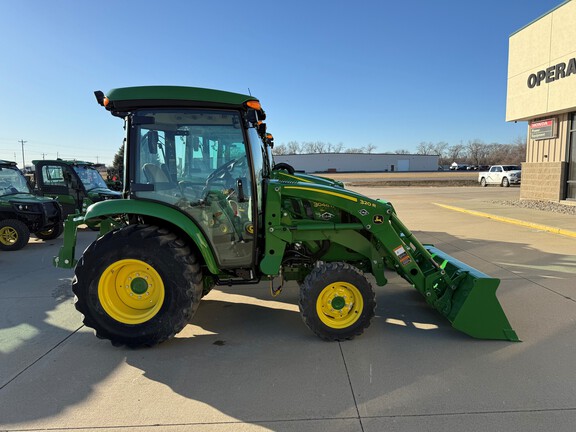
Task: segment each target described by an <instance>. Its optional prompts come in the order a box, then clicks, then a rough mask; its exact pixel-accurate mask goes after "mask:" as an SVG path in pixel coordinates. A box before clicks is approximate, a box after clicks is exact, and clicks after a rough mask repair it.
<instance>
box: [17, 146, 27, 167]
mask: <svg viewBox="0 0 576 432" xmlns="http://www.w3.org/2000/svg"><path fill="white" fill-rule="evenodd" d="M18 142H19V143H20V144H22V172H26V163H25V162H24V143H26V142H28V141H24V140H20V141H18Z"/></svg>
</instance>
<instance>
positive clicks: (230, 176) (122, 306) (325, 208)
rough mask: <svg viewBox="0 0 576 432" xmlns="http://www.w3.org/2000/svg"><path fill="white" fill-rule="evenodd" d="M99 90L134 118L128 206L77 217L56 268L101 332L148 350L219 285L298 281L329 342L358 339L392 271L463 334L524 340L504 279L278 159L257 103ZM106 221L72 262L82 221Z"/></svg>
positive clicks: (159, 89)
mask: <svg viewBox="0 0 576 432" xmlns="http://www.w3.org/2000/svg"><path fill="white" fill-rule="evenodd" d="M95 94H96V98H97V100H98V102H99V103H100V105H102V106H103V107H105V109H106V110H107V111H109V112H110V113H111V114H112V115H113V116H116V117H119V118H121V119H123V120H124V124H125V130H126V141H125V142H126V147H125V148H126V151H125V167H124V179H123V183H124V185H125V190H124V197H125V199H122V200H107V201H101V202H98V203H95V204H93V205H91V206H90V207H89V208H88V209H87V211H86V213H85V214H84V215H83V216H81V217H78V216H70V217H69V218H68V220H67V222H66V224H65V234H64V244H63V246H62V248H61V250H60V252H59V255H58V256H57V257H55V259H54V263H55V265H56V266H59V267H63V268H72V267H74V266H75V278H74V282H73V285H72V287H73V291H74V294H75V295H76V297H77V302H76V308H77V309H78V311H80V312H81V313H82V314H83V315H84V323H85V324H86V325H87V326H88V327H91V328H93V329H94V330H95V331H96V335H97V336H98V337H100V338H105V339H109V340H110V341H111V342H112V343H113V344H114V345H125V346H129V347H140V346H152V345H155V344H158V343H160V342H163V341H165V340H167V339H170V338H172V337H173V336H174V335H175V334H177V333H178V332H179V331H181V330H182V329H183V328H184V326H186V325H187V324H188V323H189V322H190V320H191V319H192V317H193V315H194V313H195V311H196V309H197V307H198V305H199V303H200V300H201V298H202V297H203V296H204V295H205V294H207V293H208V292H209V291H210V290H211V289H212V288H213V287H214V286H216V285H223V286H234V285H244V284H251V283H256V282H259V281H261V280H269V281H270V283H271V286H280V287H281V286H282V284H283V282H284V281H296V282H297V283H298V284H299V286H300V295H299V307H300V312H301V315H302V318H303V320H304V322H305V324H306V325H307V326H308V327H309V328H310V329H311V330H312V332H314V333H315V334H316V335H318V336H319V337H320V338H322V339H324V340H328V341H341V340H345V339H351V338H353V337H355V336H358V335H360V334H362V333H363V331H364V329H366V328H367V327H368V326H369V325H370V322H371V319H372V318H373V316H374V314H375V307H376V301H375V293H374V289H373V287H372V285H371V283H370V282H369V280H368V279H367V278H366V276H365V275H366V274H371V275H372V276H373V277H374V280H375V282H376V284H377V285H379V286H383V285H385V284H386V282H387V280H386V277H385V272H386V271H390V272H396V273H398V274H399V275H400V276H401V277H402V278H404V279H405V280H406V281H407V282H408V283H410V284H411V285H412V286H414V287H415V288H416V289H417V290H418V291H419V292H420V293H421V294H422V295H423V296H424V298H425V300H426V302H427V303H428V304H429V305H430V306H432V307H434V308H435V309H436V310H438V311H439V312H440V313H441V314H442V315H443V316H445V317H446V318H447V319H448V320H449V321H450V322H451V323H452V325H453V327H454V328H456V329H458V330H461V331H463V332H465V333H467V334H468V335H471V336H473V337H477V338H487V339H502V340H510V341H517V340H518V337H517V336H516V333H515V332H514V330H513V329H512V328H511V326H510V323H509V322H508V320H507V318H506V315H505V314H504V312H503V310H502V307H501V306H500V303H499V302H498V300H497V298H496V289H497V287H498V285H499V280H498V279H494V278H491V277H488V276H486V275H485V274H483V273H481V272H479V271H478V270H476V269H474V268H472V267H469V266H467V265H466V264H464V263H462V262H459V261H457V260H456V259H454V258H452V257H450V256H448V255H447V254H445V253H443V252H442V251H440V250H438V249H436V248H434V247H433V246H430V245H423V244H421V243H420V242H418V240H417V239H416V238H415V237H414V235H413V234H412V233H411V232H410V231H409V230H408V228H406V226H404V224H403V223H402V222H401V221H400V219H399V218H398V216H397V215H396V212H395V210H394V208H393V206H392V204H390V203H389V202H386V201H383V200H377V199H371V198H368V197H366V196H363V195H361V194H358V193H355V192H353V191H350V190H347V189H345V188H344V187H343V185H342V184H341V183H339V182H336V181H332V180H326V179H321V178H319V177H315V176H312V175H305V174H300V173H298V172H296V171H295V170H294V169H293V168H292V167H290V166H287V165H275V164H274V162H273V158H272V152H271V145H272V140H271V139H270V137H268V136H267V133H266V126H265V123H263V120H264V119H265V113H264V110H263V109H262V107H261V105H260V102H259V101H258V100H257V99H256V98H255V97H252V96H248V95H242V94H236V93H230V92H224V91H218V90H209V89H200V88H192V87H174V86H149V87H130V88H119V89H114V90H111V91H110V92H109V93H108V94H107V95H105V94H104V93H102V92H100V91H98V92H95ZM101 219H103V220H104V221H103V222H102V224H101V228H100V236H99V237H98V239H97V240H95V241H94V242H93V243H92V244H91V245H90V246H89V247H88V248H87V249H86V250H85V251H84V253H83V255H82V257H81V258H80V259H79V260H78V261H77V262H76V260H75V244H76V227H77V226H78V225H79V224H82V223H86V222H89V221H91V220H101ZM272 282H276V283H275V284H274V285H272ZM272 291H273V294H278V293H279V291H280V289H279V288H276V289H272Z"/></svg>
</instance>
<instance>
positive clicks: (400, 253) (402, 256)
mask: <svg viewBox="0 0 576 432" xmlns="http://www.w3.org/2000/svg"><path fill="white" fill-rule="evenodd" d="M394 253H395V254H396V256H397V257H398V259H399V260H400V264H402V265H403V266H406V265H408V264H410V263H411V262H412V260H411V259H410V255H408V254H407V253H406V250H405V249H404V247H403V246H402V245H400V246H398V247H397V248H396V249H394Z"/></svg>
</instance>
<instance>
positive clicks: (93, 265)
mask: <svg viewBox="0 0 576 432" xmlns="http://www.w3.org/2000/svg"><path fill="white" fill-rule="evenodd" d="M72 290H73V292H74V294H75V295H76V309H77V310H78V311H79V312H81V313H82V314H83V315H84V324H85V325H86V326H88V327H91V328H93V329H94V330H95V331H96V336H97V337H99V338H102V339H109V340H110V341H111V342H112V344H113V345H115V346H121V345H126V346H128V347H130V348H138V347H142V346H153V345H156V344H159V343H161V342H164V341H165V340H167V339H170V338H172V337H173V336H174V335H176V334H177V333H178V332H180V331H181V330H182V329H183V328H184V327H185V326H186V325H187V324H188V322H189V321H190V320H191V319H192V316H193V315H194V313H195V312H196V309H197V308H198V304H199V302H200V299H201V296H202V274H201V270H200V265H199V263H198V261H197V259H196V257H195V256H194V255H193V254H192V253H191V252H190V248H189V247H188V246H187V245H186V244H185V243H184V242H183V241H182V240H181V239H180V238H178V237H177V236H176V235H175V234H173V233H171V232H170V231H168V230H166V229H162V228H158V227H156V226H149V225H129V226H126V227H124V228H121V229H119V230H116V231H112V232H109V233H107V234H106V235H104V236H102V237H101V238H99V239H98V240H96V241H95V242H94V243H92V244H91V245H90V246H89V247H88V248H87V249H86V251H85V252H84V255H83V256H82V258H81V259H80V261H79V262H78V265H77V266H76V269H75V277H74V281H73V283H72Z"/></svg>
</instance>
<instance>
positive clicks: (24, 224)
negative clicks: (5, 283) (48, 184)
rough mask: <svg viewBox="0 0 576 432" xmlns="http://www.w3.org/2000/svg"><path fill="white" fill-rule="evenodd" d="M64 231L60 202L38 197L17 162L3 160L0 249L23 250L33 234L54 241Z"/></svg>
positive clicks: (0, 194)
mask: <svg viewBox="0 0 576 432" xmlns="http://www.w3.org/2000/svg"><path fill="white" fill-rule="evenodd" d="M63 229H64V228H63V215H62V208H61V207H60V205H59V204H58V202H57V201H55V200H54V199H52V198H43V197H39V196H37V195H35V194H34V193H33V191H32V188H31V187H30V184H29V183H28V180H27V179H26V177H25V176H24V174H22V172H21V171H20V170H19V169H18V167H17V165H16V162H11V161H5V160H0V250H6V251H14V250H18V249H22V248H23V247H24V246H26V245H27V244H28V240H30V233H33V234H34V235H35V236H36V237H38V238H39V239H42V240H52V239H55V238H56V237H58V236H59V235H60V234H62V231H63Z"/></svg>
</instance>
